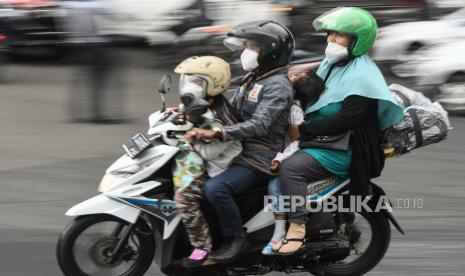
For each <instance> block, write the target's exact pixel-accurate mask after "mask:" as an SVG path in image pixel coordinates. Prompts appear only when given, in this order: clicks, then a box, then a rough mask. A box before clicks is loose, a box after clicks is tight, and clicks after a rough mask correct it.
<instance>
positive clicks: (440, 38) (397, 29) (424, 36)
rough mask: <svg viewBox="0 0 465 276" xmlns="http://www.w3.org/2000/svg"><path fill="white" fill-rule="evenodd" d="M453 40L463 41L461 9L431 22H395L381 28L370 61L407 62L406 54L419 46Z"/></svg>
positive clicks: (464, 27) (464, 16) (464, 20)
mask: <svg viewBox="0 0 465 276" xmlns="http://www.w3.org/2000/svg"><path fill="white" fill-rule="evenodd" d="M456 39H465V8H462V9H459V10H456V11H455V12H452V13H450V14H448V15H446V16H444V17H442V18H440V19H439V20H435V21H418V22H409V23H399V24H394V25H390V26H387V27H384V28H381V29H380V30H379V35H378V40H377V41H376V43H375V45H374V50H373V58H374V59H375V60H376V61H377V62H392V61H398V60H400V61H402V60H404V59H407V60H408V59H409V57H408V56H409V55H412V54H413V53H415V51H417V50H419V49H420V48H422V47H423V46H428V45H434V44H438V43H442V42H445V41H450V40H456Z"/></svg>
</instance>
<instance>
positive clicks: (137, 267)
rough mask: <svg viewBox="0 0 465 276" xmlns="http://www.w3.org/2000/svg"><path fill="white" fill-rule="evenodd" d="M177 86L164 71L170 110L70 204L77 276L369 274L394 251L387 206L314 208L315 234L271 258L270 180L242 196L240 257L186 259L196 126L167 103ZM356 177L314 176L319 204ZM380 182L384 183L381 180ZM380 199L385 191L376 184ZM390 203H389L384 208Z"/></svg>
mask: <svg viewBox="0 0 465 276" xmlns="http://www.w3.org/2000/svg"><path fill="white" fill-rule="evenodd" d="M171 90H172V81H171V77H170V76H164V78H163V79H162V81H161V83H160V87H159V92H160V94H161V96H162V101H163V108H162V110H161V111H158V112H155V113H154V114H152V115H151V116H150V117H149V123H150V128H149V130H148V132H147V134H148V135H147V136H146V135H144V134H143V133H138V134H136V135H135V136H134V137H132V138H131V140H130V142H129V143H128V144H126V145H124V146H123V148H124V150H125V154H124V155H123V156H121V157H120V158H119V159H118V160H116V161H115V162H114V163H113V164H112V165H111V166H110V167H109V168H108V169H107V170H106V174H105V176H104V177H103V179H102V181H101V183H100V185H99V187H98V190H99V192H101V193H100V194H99V195H97V196H95V197H93V198H91V199H88V200H86V201H84V202H81V203H79V204H78V205H76V206H74V207H72V208H71V209H69V210H68V211H67V212H66V215H67V216H72V217H74V219H73V220H72V221H71V222H70V223H69V224H68V225H67V226H66V228H65V229H64V231H63V233H62V234H61V235H60V237H59V239H58V244H57V252H56V253H57V259H58V263H59V265H60V268H61V270H62V271H63V273H64V274H65V275H67V276H85V275H121V276H123V275H125V276H140V275H144V274H145V272H146V271H147V270H148V269H149V267H150V265H151V262H152V260H154V261H155V263H157V265H158V266H159V268H160V270H161V271H162V272H163V273H165V274H167V275H172V276H173V275H183V276H188V275H199V276H200V275H202V276H205V275H218V276H219V275H263V274H267V273H268V272H271V271H284V272H287V273H292V272H311V273H313V274H315V275H323V274H324V275H340V276H342V275H347V276H348V275H360V274H363V273H366V272H367V271H369V270H370V269H372V268H373V267H374V266H375V265H376V264H377V263H378V262H379V261H380V260H381V259H382V258H383V256H384V254H385V252H386V250H387V248H388V246H389V241H390V225H389V221H391V222H392V223H393V224H394V225H395V226H396V227H397V229H398V230H399V231H401V232H402V230H401V229H400V227H399V225H398V224H397V222H396V221H395V219H394V218H393V217H392V215H391V213H389V212H386V211H381V212H377V213H376V212H375V213H369V212H365V211H363V210H362V211H360V212H354V213H340V212H338V211H334V212H326V213H314V214H312V215H311V216H309V222H308V224H309V225H311V226H309V227H308V228H307V229H310V230H309V231H308V235H307V242H306V244H305V246H304V247H303V249H302V250H301V252H299V253H298V254H297V253H296V254H294V255H292V256H288V257H283V256H263V255H262V254H261V249H262V248H263V247H264V246H265V245H266V243H267V242H268V241H269V239H270V237H271V236H272V233H273V227H274V226H273V223H274V217H273V214H272V213H271V212H270V211H268V210H269V208H268V207H269V206H265V205H264V200H263V198H264V196H265V195H266V187H259V188H257V189H255V190H252V191H249V192H247V193H246V194H242V195H238V196H237V197H236V201H237V203H238V206H239V209H240V210H241V215H242V219H243V221H245V222H246V223H245V224H244V228H245V229H246V232H247V238H248V240H249V244H250V245H249V247H248V248H247V250H246V251H245V252H243V254H242V255H241V256H240V257H239V258H238V259H236V260H234V261H232V262H231V263H222V264H214V263H210V264H209V265H205V266H202V267H200V268H195V269H185V268H183V267H182V266H181V262H180V260H182V258H184V257H186V256H188V255H189V253H190V251H191V250H192V248H191V247H190V244H189V241H188V238H187V235H186V233H185V230H184V228H183V225H182V223H181V220H180V217H179V215H178V214H177V213H176V209H175V206H174V203H173V200H172V199H173V193H174V189H173V182H172V165H173V160H174V157H175V155H176V153H177V152H178V151H179V148H178V147H177V145H178V143H179V138H180V136H181V135H182V134H184V133H185V132H186V131H188V130H189V129H190V128H191V127H192V124H191V123H190V122H188V121H185V120H183V119H178V116H177V115H178V114H176V113H173V112H166V111H165V100H164V94H166V93H167V92H169V91H171ZM348 184H349V180H347V179H337V178H329V179H325V180H323V181H318V182H315V183H309V185H308V190H309V191H311V195H309V198H310V201H311V202H312V203H322V202H324V201H325V200H327V199H328V198H329V196H331V195H339V194H342V193H343V192H346V193H347V188H348ZM373 185H374V184H373ZM374 188H375V189H374V190H375V198H376V197H379V196H381V195H384V192H383V191H382V189H380V188H379V187H377V186H376V185H374ZM202 208H203V211H204V213H205V215H206V217H207V220H208V222H209V225H210V228H211V233H212V236H213V240H214V247H216V246H218V244H219V243H220V242H221V234H220V230H219V227H218V221H217V218H216V213H215V211H214V210H213V208H212V207H211V206H210V205H209V204H208V203H207V202H205V203H204V204H203V206H202ZM383 210H384V209H383Z"/></svg>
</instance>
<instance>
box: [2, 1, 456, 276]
mask: <svg viewBox="0 0 465 276" xmlns="http://www.w3.org/2000/svg"><path fill="white" fill-rule="evenodd" d="M337 6H358V7H363V8H366V9H367V10H369V11H371V12H372V13H373V14H374V15H375V17H376V18H377V20H378V24H379V26H380V29H379V35H378V41H377V42H376V44H375V47H374V49H373V50H372V52H371V56H372V57H373V59H374V60H375V61H376V62H377V64H378V66H379V67H380V68H381V69H382V71H383V73H384V75H385V77H386V80H387V82H388V84H391V83H399V84H402V85H405V86H407V87H409V88H412V89H415V90H417V91H420V92H423V93H424V94H425V95H427V96H428V97H429V98H431V99H432V100H435V101H438V102H440V103H441V104H442V105H443V106H444V108H445V109H446V110H448V111H449V114H450V115H451V122H452V125H453V126H454V127H455V128H454V130H452V131H451V132H450V135H449V138H448V139H447V140H446V141H444V142H442V143H441V144H437V145H432V146H430V147H426V148H421V149H418V150H417V151H415V152H413V153H411V154H408V155H406V156H402V157H401V158H398V159H395V160H389V161H388V163H387V166H386V169H385V171H384V174H383V177H381V178H380V179H379V180H378V182H379V183H380V184H381V185H382V186H383V187H384V188H385V189H386V190H387V192H388V194H389V195H390V196H392V197H393V198H406V197H410V198H423V199H424V208H422V209H398V210H395V212H396V216H398V218H399V221H400V223H401V224H402V225H403V227H404V228H405V230H406V232H407V236H400V235H398V234H397V233H394V232H393V238H392V244H391V247H390V249H389V251H388V253H387V255H386V257H385V259H384V260H383V262H382V263H381V264H380V265H379V266H377V267H376V268H375V270H374V271H372V272H370V273H369V275H392V274H395V273H397V274H400V275H463V271H464V270H465V264H463V260H464V259H465V249H464V248H465V236H464V235H463V233H464V232H465V215H464V214H463V210H464V207H465V204H464V202H465V201H464V199H465V187H464V183H463V182H464V179H465V147H464V144H463V139H464V137H465V117H463V115H464V114H465V0H412V1H405V0H378V1H370V0H368V1H333V0H321V1H319V0H316V1H311V0H288V1H285V0H283V1H271V0H270V1H267V0H260V1H253V0H234V1H233V0H175V1H174V0H173V1H170V0H160V1H154V0H101V1H93V0H86V1H48V0H0V95H1V96H2V98H1V100H0V128H1V131H0V153H1V155H2V158H1V159H0V180H1V182H0V183H1V184H0V187H1V188H2V193H0V219H1V222H0V275H2V276H12V275H22V276H23V275H31V276H32V275H61V274H60V272H59V269H58V267H57V264H56V261H55V256H54V254H55V253H54V247H55V243H56V239H57V237H58V235H59V233H60V232H61V230H62V229H63V227H64V226H65V224H66V223H67V222H68V221H69V218H66V217H64V213H65V211H66V210H67V209H68V208H69V207H71V206H72V205H74V204H76V203H78V202H80V201H82V200H84V199H87V198H88V197H90V196H92V195H94V194H95V193H96V186H97V183H98V182H99V180H100V177H101V176H102V175H103V172H104V170H105V168H106V167H107V166H108V165H109V164H110V163H111V162H112V161H113V160H114V159H115V158H117V157H118V156H119V155H120V154H122V149H121V144H122V143H125V142H126V141H127V140H128V138H129V137H130V136H131V135H132V134H134V133H135V132H137V131H139V130H145V129H146V128H147V121H146V118H147V116H148V115H149V114H150V113H152V112H154V111H156V110H158V109H159V108H160V107H161V102H160V100H159V97H158V95H157V94H156V89H157V84H158V81H159V80H160V79H161V77H162V75H163V74H165V73H172V70H173V69H174V66H175V65H176V64H178V63H179V62H181V61H182V60H183V59H184V58H187V57H189V56H192V55H202V54H213V55H218V56H220V57H222V58H224V59H226V60H227V61H228V62H230V63H231V66H232V71H233V78H234V81H233V86H235V85H237V82H238V79H239V78H240V76H241V74H242V73H243V72H242V69H241V65H240V61H239V59H238V54H237V53H236V54H234V53H230V52H228V51H227V49H226V48H225V47H224V46H223V44H222V40H223V38H224V37H225V34H226V33H227V32H228V30H229V29H230V28H231V27H232V26H234V25H236V24H238V23H240V22H244V21H251V20H259V19H273V20H276V21H279V22H281V23H283V24H284V25H286V26H288V27H289V28H290V29H291V31H292V32H293V34H294V35H295V39H296V46H297V51H296V55H295V57H294V60H293V63H296V64H298V63H305V62H311V61H315V60H319V59H321V57H322V55H323V54H324V48H325V45H326V44H325V43H326V42H325V35H326V34H324V33H317V32H315V31H314V30H313V27H312V21H313V19H315V18H316V17H317V16H319V15H320V14H322V13H323V12H326V11H328V10H330V9H332V8H334V7H337ZM168 103H169V104H171V105H175V104H177V103H178V97H177V95H175V94H172V95H169V96H168ZM150 273H151V274H148V275H160V274H158V272H157V269H156V267H155V266H153V268H152V269H151V272H150ZM272 275H281V274H279V273H275V274H272ZM300 275H304V274H300Z"/></svg>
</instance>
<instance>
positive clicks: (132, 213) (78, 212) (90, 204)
mask: <svg viewBox="0 0 465 276" xmlns="http://www.w3.org/2000/svg"><path fill="white" fill-rule="evenodd" d="M140 212H141V211H140V210H139V209H137V208H135V207H132V206H130V205H126V204H123V203H121V202H119V201H116V200H114V199H111V198H109V197H107V196H105V195H103V194H101V195H98V196H95V197H93V198H90V199H88V200H86V201H83V202H81V203H79V204H77V205H75V206H73V207H71V209H69V210H68V211H67V212H66V214H65V215H66V216H71V217H75V216H83V215H93V214H109V215H112V216H115V217H118V218H121V219H123V220H125V221H127V222H129V223H135V222H136V220H137V218H138V217H139V215H140Z"/></svg>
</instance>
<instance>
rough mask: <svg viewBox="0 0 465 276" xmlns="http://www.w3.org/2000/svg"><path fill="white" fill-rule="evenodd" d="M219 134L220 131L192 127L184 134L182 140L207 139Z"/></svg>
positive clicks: (216, 136) (217, 136)
mask: <svg viewBox="0 0 465 276" xmlns="http://www.w3.org/2000/svg"><path fill="white" fill-rule="evenodd" d="M220 135H221V132H216V131H213V130H208V129H202V128H196V127H194V128H193V129H191V130H189V131H188V132H187V133H186V134H184V136H183V140H185V141H193V142H195V141H198V140H200V139H202V138H207V139H212V138H221V136H220Z"/></svg>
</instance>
